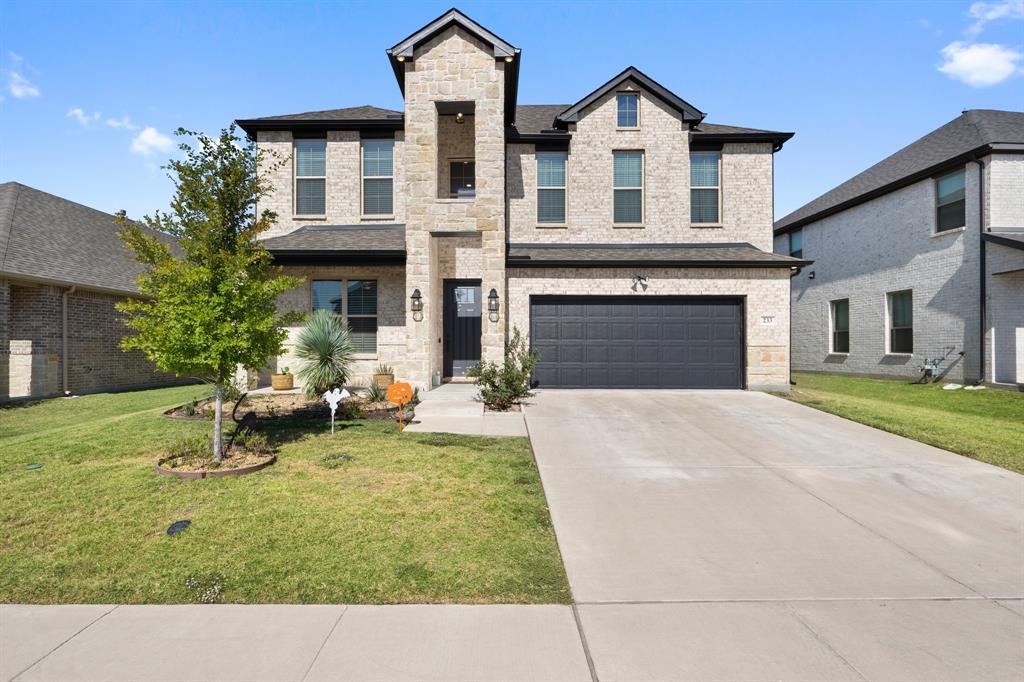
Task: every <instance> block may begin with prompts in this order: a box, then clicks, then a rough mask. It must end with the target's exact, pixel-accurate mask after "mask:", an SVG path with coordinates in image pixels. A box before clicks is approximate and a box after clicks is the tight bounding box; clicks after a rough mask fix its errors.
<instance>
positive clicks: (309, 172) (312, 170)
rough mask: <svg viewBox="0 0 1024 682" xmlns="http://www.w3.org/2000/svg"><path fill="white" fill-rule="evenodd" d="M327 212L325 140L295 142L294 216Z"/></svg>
mask: <svg viewBox="0 0 1024 682" xmlns="http://www.w3.org/2000/svg"><path fill="white" fill-rule="evenodd" d="M326 212H327V140H295V214H296V215H316V216H320V215H324V214H325V213H326Z"/></svg>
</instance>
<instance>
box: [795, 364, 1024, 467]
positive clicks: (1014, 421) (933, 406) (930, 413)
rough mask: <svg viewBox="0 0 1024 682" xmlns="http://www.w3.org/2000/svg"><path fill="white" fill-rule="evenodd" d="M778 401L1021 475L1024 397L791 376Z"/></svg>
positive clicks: (1000, 392)
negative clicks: (789, 387) (787, 389)
mask: <svg viewBox="0 0 1024 682" xmlns="http://www.w3.org/2000/svg"><path fill="white" fill-rule="evenodd" d="M793 380H794V381H795V382H796V385H795V386H794V387H793V390H792V391H791V392H790V393H788V394H784V395H783V397H785V398H788V399H790V400H793V401H796V402H798V403H803V404H804V405H809V406H811V407H816V408H818V409H819V410H824V411H825V412H831V413H832V414H837V415H839V416H840V417H846V418H847V419H852V420H853V421H857V422H860V423H862V424H867V425H868V426H873V427H875V428H878V429H883V430H885V431H890V432H892V433H896V434H899V435H901V436H906V437H907V438H913V439H914V440H918V441H921V442H922V443H928V444H929V445H934V446H935V447H939V448H944V449H946V450H951V451H953V452H958V453H960V454H961V455H966V456H968V457H971V458H973V459H978V460H981V461H982V462H988V463H989V464H995V465H996V466H1001V467H1004V468H1006V469H1010V470H1011V471H1017V472H1020V473H1024V393H1019V392H1014V391H1005V390H1000V389H993V388H986V389H984V390H980V391H965V390H963V389H960V390H958V391H944V390H942V386H943V384H942V383H939V384H911V383H908V382H906V381H893V380H885V379H863V378H859V377H846V376H836V375H826V374H805V373H799V372H794V373H793Z"/></svg>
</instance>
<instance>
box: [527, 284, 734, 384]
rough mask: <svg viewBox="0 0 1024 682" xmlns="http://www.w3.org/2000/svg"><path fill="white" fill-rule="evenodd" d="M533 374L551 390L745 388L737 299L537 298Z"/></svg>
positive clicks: (532, 327)
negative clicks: (536, 361) (538, 355)
mask: <svg viewBox="0 0 1024 682" xmlns="http://www.w3.org/2000/svg"><path fill="white" fill-rule="evenodd" d="M530 339H531V343H532V346H533V348H535V349H536V350H537V351H539V353H540V360H539V361H538V363H537V367H536V369H535V371H534V378H535V379H536V381H537V385H538V387H541V388H543V387H547V388H742V387H743V305H742V302H741V301H740V300H739V299H726V298H664V297H642V298H641V297H620V296H616V297H596V296H574V297H562V296H559V297H548V296H541V297H533V298H531V300H530Z"/></svg>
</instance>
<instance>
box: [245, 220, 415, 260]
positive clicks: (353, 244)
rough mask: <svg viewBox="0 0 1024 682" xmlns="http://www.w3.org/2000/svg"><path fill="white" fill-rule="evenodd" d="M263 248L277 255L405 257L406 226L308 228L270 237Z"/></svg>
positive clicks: (318, 226)
mask: <svg viewBox="0 0 1024 682" xmlns="http://www.w3.org/2000/svg"><path fill="white" fill-rule="evenodd" d="M263 245H264V246H266V247H267V250H268V251H270V252H271V253H274V254H285V253H287V254H298V253H303V252H305V253H313V252H321V253H322V252H336V253H365V254H393V255H404V254H405V225H398V224H388V225H307V226H305V227H300V228H299V229H297V230H295V231H294V232H289V233H288V234H285V235H281V236H280V237H270V238H268V239H264V240H263Z"/></svg>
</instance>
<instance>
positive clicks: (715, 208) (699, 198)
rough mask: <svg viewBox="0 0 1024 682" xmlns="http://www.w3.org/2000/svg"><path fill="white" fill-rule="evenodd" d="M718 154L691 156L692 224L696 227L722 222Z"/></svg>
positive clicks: (720, 159) (720, 163)
mask: <svg viewBox="0 0 1024 682" xmlns="http://www.w3.org/2000/svg"><path fill="white" fill-rule="evenodd" d="M721 165H722V155H721V154H720V153H718V152H694V153H693V154H690V222H691V223H693V224H694V225H701V224H703V225H718V224H721V222H722V216H721V198H722V187H721V182H720V177H721V174H720V168H721Z"/></svg>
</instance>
